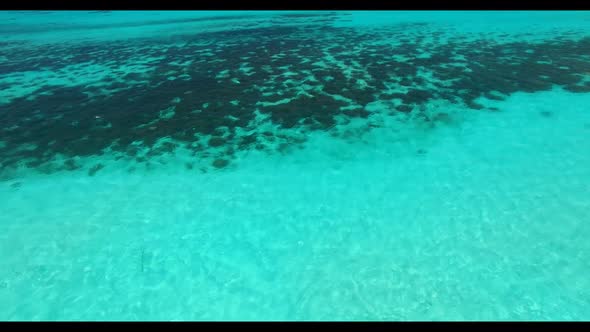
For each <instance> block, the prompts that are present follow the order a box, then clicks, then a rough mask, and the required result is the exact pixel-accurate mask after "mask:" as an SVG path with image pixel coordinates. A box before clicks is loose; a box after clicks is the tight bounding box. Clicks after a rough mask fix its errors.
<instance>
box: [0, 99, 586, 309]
mask: <svg viewBox="0 0 590 332" xmlns="http://www.w3.org/2000/svg"><path fill="white" fill-rule="evenodd" d="M587 105H590V97H589V96H588V95H584V94H569V93H565V92H563V91H561V90H553V91H550V92H543V93H536V94H515V95H513V96H511V97H510V98H508V99H507V100H505V101H502V102H497V104H496V105H495V106H496V107H498V108H499V109H500V111H499V112H496V113H493V112H489V113H485V112H483V113H482V112H477V111H470V110H464V111H463V112H462V113H463V114H465V119H464V121H462V122H460V123H459V124H454V125H452V126H443V127H440V128H439V129H437V130H435V131H432V132H430V134H428V136H427V137H420V136H418V135H415V136H412V135H407V136H404V137H405V138H403V139H399V137H401V136H400V135H399V132H396V130H395V128H392V127H385V128H380V129H378V130H375V131H373V132H372V133H370V134H368V135H367V136H366V137H365V139H364V140H363V141H359V142H357V143H346V142H340V141H336V140H335V139H333V138H329V137H327V136H323V134H317V136H314V137H311V138H310V140H309V142H308V144H307V147H306V148H305V149H303V150H300V151H298V152H295V153H291V154H289V155H287V156H275V157H272V158H271V157H269V156H267V155H262V154H256V153H250V154H248V155H245V156H242V157H241V160H240V161H239V164H240V167H238V168H235V169H224V170H222V171H219V172H213V173H212V172H209V173H205V174H201V173H199V172H192V171H189V170H184V171H180V170H181V169H182V167H178V168H175V170H174V171H166V169H165V168H164V169H160V170H157V171H152V172H143V173H141V172H136V173H134V174H128V173H125V172H122V171H121V172H119V171H118V170H117V169H115V168H113V167H110V168H109V167H107V168H105V169H104V170H103V171H101V172H98V173H97V174H96V175H95V176H93V177H89V176H88V174H87V173H86V172H79V173H76V172H68V173H56V174H53V175H49V176H47V175H45V176H33V175H31V176H30V177H26V178H24V179H20V180H18V181H19V182H18V183H15V182H14V181H12V182H11V181H8V182H2V183H0V210H2V214H1V216H0V319H2V320H105V319H107V320H138V319H142V320H379V319H383V320H507V319H510V320H587V319H589V318H590V279H588V278H587V276H588V274H590V263H589V262H590V242H589V241H588V238H590V224H589V223H588V221H589V220H588V218H589V217H588V211H590V186H588V183H590V153H588V151H590V112H588V109H587V108H588V106H587ZM417 151H419V152H417ZM171 169H172V168H171Z"/></svg>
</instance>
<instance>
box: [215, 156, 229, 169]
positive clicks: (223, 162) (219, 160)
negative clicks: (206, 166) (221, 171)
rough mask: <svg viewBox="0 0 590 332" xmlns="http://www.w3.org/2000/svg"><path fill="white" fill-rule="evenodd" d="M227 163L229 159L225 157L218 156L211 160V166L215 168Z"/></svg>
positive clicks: (224, 165)
mask: <svg viewBox="0 0 590 332" xmlns="http://www.w3.org/2000/svg"><path fill="white" fill-rule="evenodd" d="M227 165H229V160H227V159H221V158H218V159H215V160H214V161H213V166H214V167H215V168H224V167H226V166H227Z"/></svg>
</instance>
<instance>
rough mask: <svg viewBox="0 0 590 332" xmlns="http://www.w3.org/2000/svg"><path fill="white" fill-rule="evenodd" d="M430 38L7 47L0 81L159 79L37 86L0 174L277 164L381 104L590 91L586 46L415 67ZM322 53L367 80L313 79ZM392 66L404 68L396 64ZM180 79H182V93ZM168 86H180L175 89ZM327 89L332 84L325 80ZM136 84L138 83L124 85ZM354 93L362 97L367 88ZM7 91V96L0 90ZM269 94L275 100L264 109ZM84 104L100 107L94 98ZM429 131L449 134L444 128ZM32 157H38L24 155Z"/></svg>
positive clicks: (341, 36) (475, 52) (585, 42)
mask: <svg viewBox="0 0 590 332" xmlns="http://www.w3.org/2000/svg"><path fill="white" fill-rule="evenodd" d="M287 15H288V14H287ZM303 15H307V14H303ZM320 16H321V17H329V16H330V15H328V14H321V15H320ZM295 17H300V18H302V19H308V18H309V19H312V18H311V17H301V16H300V15H299V16H297V15H296V16H295ZM295 17H291V18H286V17H283V18H281V19H280V20H282V21H288V20H289V19H295ZM334 17H335V16H334ZM236 18H237V17H236ZM214 19H216V18H211V17H209V18H204V19H203V20H214ZM219 19H220V20H225V19H228V17H227V16H225V17H222V18H221V17H220V18H219ZM190 21H195V20H194V19H191V20H190ZM179 22H181V21H179ZM187 22H188V21H187ZM133 24H135V23H134V22H130V23H129V24H128V25H129V26H133ZM409 28H411V29H415V30H412V33H407V32H406V31H405V29H409ZM424 28H428V26H427V25H419V24H414V25H406V26H404V25H397V26H393V25H392V26H391V27H387V28H383V29H376V30H374V31H373V30H371V31H364V32H359V31H357V30H355V29H349V28H332V27H329V26H312V27H310V26H307V27H304V28H300V27H284V26H283V27H264V28H256V27H252V28H248V29H239V30H233V31H220V32H209V33H203V34H198V35H186V36H181V37H174V38H172V39H171V40H170V41H182V42H184V43H183V46H182V47H178V46H174V45H173V44H172V43H170V45H168V46H167V47H162V46H164V45H165V44H166V43H168V42H169V41H164V40H162V41H161V43H162V44H158V43H154V40H143V41H142V40H135V41H130V42H113V43H109V44H108V45H105V44H104V43H94V44H93V43H87V44H84V45H82V44H78V45H71V44H49V45H45V46H38V47H35V48H29V47H27V45H26V44H22V45H16V44H14V43H8V44H4V43H0V48H2V52H3V56H5V57H6V59H5V61H3V62H2V63H1V64H0V72H2V73H13V72H21V71H37V70H40V69H41V68H44V69H45V70H54V71H56V72H57V71H59V69H62V68H65V67H67V66H70V65H73V64H77V63H82V62H94V63H97V64H103V63H112V66H114V67H118V66H124V65H126V64H127V63H128V62H129V61H130V59H133V56H135V55H136V54H142V55H143V54H145V55H146V56H150V57H154V58H157V57H161V59H160V60H157V61H154V62H153V63H151V64H150V66H151V67H152V68H153V71H152V72H150V73H149V74H144V73H127V74H126V75H127V76H125V77H122V78H124V79H125V81H124V82H123V81H118V80H112V79H111V80H107V79H105V80H104V81H102V82H101V83H104V84H106V86H105V88H110V89H115V88H116V89H117V90H116V91H113V92H112V93H110V94H104V95H100V94H98V95H97V93H98V92H99V91H100V89H98V88H96V87H91V86H82V85H81V86H74V87H65V86H40V87H39V90H37V91H36V92H34V93H32V94H31V95H30V96H26V97H22V98H16V99H13V100H12V101H10V102H9V103H7V104H5V105H2V108H3V111H2V112H0V123H2V127H1V128H0V141H2V142H3V144H4V143H5V144H4V146H2V147H0V163H2V167H3V168H4V169H11V168H16V167H18V165H19V164H20V163H21V162H22V163H24V164H25V165H27V166H28V167H31V168H35V169H38V170H40V171H42V172H45V173H51V172H55V171H58V170H60V169H65V170H75V169H78V168H80V166H79V165H78V164H77V163H76V162H75V161H74V159H72V158H75V157H84V156H98V155H101V154H102V153H103V151H105V149H107V148H110V149H111V150H112V151H114V152H115V153H119V154H120V155H121V156H126V157H128V158H130V159H133V158H135V160H136V161H137V162H140V163H142V162H146V161H148V160H150V158H153V157H156V156H160V155H169V154H173V153H174V151H175V149H176V148H177V147H178V145H177V144H176V143H170V142H167V143H162V144H159V142H160V140H161V139H163V138H170V139H173V140H174V141H175V142H179V143H180V144H182V145H183V146H190V148H189V149H191V150H192V152H193V153H197V152H198V153H199V154H198V156H199V157H201V156H202V157H205V156H206V155H207V154H208V153H209V152H211V153H212V154H214V153H218V151H217V152H213V151H215V150H217V149H209V148H217V147H222V146H223V147H225V146H227V147H228V149H227V155H228V156H233V155H234V153H235V151H233V150H229V147H231V148H232V149H237V150H250V149H261V150H262V149H263V150H268V151H269V152H273V151H274V152H280V153H283V152H284V151H287V150H288V149H286V148H283V147H282V145H280V144H286V145H290V146H298V145H300V144H301V142H297V141H296V140H286V141H285V142H282V143H280V144H277V145H276V146H273V147H270V146H269V147H268V148H267V147H265V146H264V145H262V142H263V141H266V142H268V141H271V140H273V139H279V138H280V135H281V131H285V129H290V128H298V130H304V131H307V132H309V131H316V130H321V131H329V130H331V129H332V128H334V126H335V125H336V117H338V118H345V121H346V120H350V119H352V118H361V119H368V118H369V115H370V113H369V112H368V111H367V110H366V109H365V107H366V105H367V104H369V103H371V102H374V101H376V100H378V99H380V98H384V99H387V98H390V99H396V100H397V102H401V104H400V105H398V106H392V107H391V109H390V112H391V114H395V113H397V112H401V113H408V112H411V111H413V110H414V109H416V112H421V111H420V107H421V106H424V105H425V104H426V103H427V102H428V101H429V100H431V99H445V100H448V101H451V102H453V103H462V104H464V105H467V106H468V107H470V108H472V109H475V110H480V109H483V108H484V107H483V105H481V104H479V103H477V102H476V101H475V100H476V99H477V98H479V97H484V98H488V99H493V100H502V99H503V98H504V97H501V96H506V95H509V94H511V93H514V92H517V91H525V92H535V91H543V90H548V89H551V87H552V85H554V84H556V85H560V86H563V87H565V88H566V89H567V90H570V91H573V92H577V93H587V92H589V90H590V84H588V83H584V82H583V81H582V76H580V75H579V73H585V72H588V68H589V66H590V65H589V62H588V59H587V58H585V57H584V56H586V55H587V54H589V53H590V38H584V39H581V40H578V41H568V40H565V39H563V40H558V39H555V40H549V41H546V42H543V43H536V44H529V43H526V42H511V43H504V44H496V43H495V42H493V41H491V40H483V39H482V40H477V41H461V40H460V39H459V38H455V39H451V40H450V41H449V42H447V43H445V44H440V43H437V44H432V45H430V46H425V47H423V48H425V49H426V51H427V52H428V53H430V55H431V56H430V57H429V58H419V57H417V56H418V55H420V54H418V51H417V47H416V45H417V44H418V43H420V42H424V38H425V36H426V35H429V36H431V37H436V36H438V35H437V32H432V31H429V30H424V31H422V30H420V29H424ZM384 34H387V35H392V34H398V36H399V38H398V40H399V41H400V42H401V44H400V45H371V43H370V41H372V40H376V39H379V38H380V37H381V36H383V35H384ZM15 45H16V46H15ZM359 45H361V46H363V52H359V53H357V54H354V55H350V54H346V53H345V52H348V51H350V50H354V49H355V48H356V47H357V46H359ZM13 46H14V47H13ZM326 50H329V52H330V54H331V55H332V56H333V57H334V58H335V59H337V60H338V61H341V62H342V63H344V64H345V65H346V66H353V61H354V62H356V63H358V65H359V67H360V68H365V69H366V71H367V74H368V75H369V76H370V78H367V77H369V76H367V77H365V75H364V74H359V73H357V72H352V73H351V74H347V75H345V74H344V73H343V71H342V69H341V68H339V67H338V66H335V65H330V64H329V65H327V67H318V66H314V65H313V63H315V62H318V61H320V60H323V57H324V51H326ZM63 54H68V55H71V57H64V56H63ZM457 54H460V55H462V56H463V57H464V58H465V60H466V63H467V64H468V67H469V69H470V70H471V71H467V70H466V68H465V67H458V66H453V65H449V64H453V63H456V59H455V56H456V55H457ZM564 54H567V55H568V56H567V57H565V56H563V55H564ZM396 55H402V56H405V57H406V58H409V59H410V60H408V61H407V62H402V61H399V62H398V61H395V60H393V59H394V56H396ZM245 57H247V58H245ZM185 60H190V61H192V63H191V64H187V65H184V66H183V67H179V66H175V65H173V62H178V63H180V62H183V61H185ZM303 60H306V61H303ZM244 64H246V65H247V66H249V67H252V68H253V69H252V70H251V71H250V72H249V73H247V74H246V73H245V72H243V71H241V70H240V68H241V67H243V65H244ZM283 66H285V67H288V70H289V71H290V72H291V76H290V77H289V78H287V77H284V76H283V75H282V74H281V73H283V74H284V73H285V71H286V69H284V67H283ZM420 67H423V68H425V69H426V70H428V71H430V72H431V74H432V76H433V77H434V78H435V79H437V80H441V81H447V82H449V83H448V84H445V85H442V84H439V83H437V82H436V81H434V82H432V83H433V84H434V85H435V86H436V90H429V89H427V88H425V87H424V86H420V85H423V84H424V83H426V80H427V79H425V78H423V77H419V76H418V68H420ZM224 70H229V72H228V77H226V78H219V77H217V75H218V74H219V73H220V72H222V71H224ZM307 72H308V73H312V74H313V75H314V77H315V78H316V79H317V80H318V81H319V82H321V83H319V82H317V81H316V82H314V81H313V80H306V81H305V83H304V82H303V80H304V79H305V77H306V76H308V75H309V74H307ZM182 73H186V76H184V78H183V79H179V77H181V75H182ZM171 75H173V76H175V77H176V78H175V79H172V80H169V78H170V76H171ZM111 76H113V77H115V76H114V75H111ZM327 77H331V78H332V79H328V80H326V78H327ZM288 79H291V81H288ZM129 80H132V81H141V82H142V83H141V84H128V83H129V82H128V81H129ZM360 80H364V81H365V82H366V84H364V85H359V84H358V82H359V81H360ZM393 82H397V83H393ZM385 83H388V84H389V85H391V84H397V85H398V86H401V87H405V88H403V89H404V90H403V91H407V92H396V93H389V92H386V90H387V87H386V85H385ZM40 84H41V83H40ZM302 84H306V85H309V86H311V89H306V92H305V93H301V90H300V87H301V86H302ZM2 87H4V88H6V87H7V86H6V84H3V85H2ZM268 91H272V92H274V93H275V94H274V95H267V92H268ZM188 92H190V93H188ZM42 93H43V94H42ZM87 93H93V94H95V95H94V96H93V97H89V95H88V94H87ZM331 95H335V96H336V95H337V96H342V97H344V98H347V99H349V100H351V101H352V104H353V105H354V106H358V107H357V108H354V109H352V110H350V109H349V110H346V111H341V109H342V108H343V107H347V106H351V104H350V103H348V102H346V101H342V100H338V99H335V98H334V97H332V96H331ZM27 97H34V98H27ZM177 98H180V99H177ZM282 99H290V100H291V101H290V102H288V103H283V104H277V105H272V106H266V107H265V106H261V104H260V103H261V102H277V101H279V100H282ZM235 101H239V103H235ZM171 107H174V113H173V115H171V113H170V112H168V113H166V112H165V110H167V109H170V108H171ZM256 109H258V110H259V111H260V112H261V113H262V114H264V115H268V117H269V119H270V122H271V124H272V125H275V127H278V129H277V130H276V133H270V132H264V133H262V134H260V133H258V132H257V129H258V128H256V126H255V125H253V124H252V123H255V122H254V120H255V119H256V114H255V112H254V110H256ZM486 110H492V111H497V110H498V109H496V108H493V107H492V108H487V109H486ZM163 115H164V116H163ZM541 115H543V114H541ZM430 120H431V122H432V121H433V122H442V123H448V122H449V121H450V119H449V118H437V117H436V116H435V117H434V118H432V119H430ZM240 133H243V134H240ZM208 136H213V137H212V138H211V139H210V140H209V141H208V142H206V143H205V142H202V143H199V144H198V145H194V146H193V145H192V144H193V143H194V142H195V141H197V140H198V139H199V138H203V137H208ZM259 136H260V138H261V139H260V140H258V137H259ZM207 144H208V146H207ZM29 146H35V147H36V148H35V149H29V148H28V147H29ZM23 147H27V148H26V149H23ZM209 150H212V151H209ZM224 150H225V149H224ZM140 151H149V152H148V153H147V154H146V156H139V154H140ZM201 154H202V155H201ZM58 155H62V156H65V158H66V159H67V161H66V162H65V163H64V165H63V166H59V165H52V164H51V162H52V161H55V157H56V156H58ZM214 155H215V156H218V154H214ZM223 160H225V159H223ZM228 163H229V162H228ZM223 167H225V166H223Z"/></svg>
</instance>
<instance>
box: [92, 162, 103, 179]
mask: <svg viewBox="0 0 590 332" xmlns="http://www.w3.org/2000/svg"><path fill="white" fill-rule="evenodd" d="M103 168H104V165H103V164H96V165H94V166H92V167H91V168H90V169H89V170H88V175H89V176H94V174H96V172H98V171H100V170H101V169H103Z"/></svg>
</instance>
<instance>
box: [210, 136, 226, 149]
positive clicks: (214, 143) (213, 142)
mask: <svg viewBox="0 0 590 332" xmlns="http://www.w3.org/2000/svg"><path fill="white" fill-rule="evenodd" d="M223 144H225V140H224V139H223V138H221V137H218V136H213V137H211V139H209V146H211V147H218V146H222V145H223Z"/></svg>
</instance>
